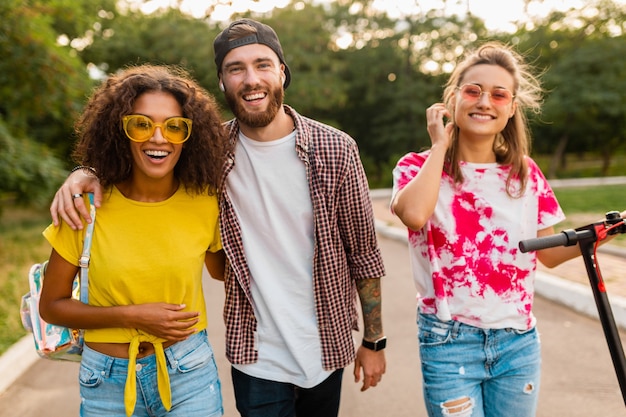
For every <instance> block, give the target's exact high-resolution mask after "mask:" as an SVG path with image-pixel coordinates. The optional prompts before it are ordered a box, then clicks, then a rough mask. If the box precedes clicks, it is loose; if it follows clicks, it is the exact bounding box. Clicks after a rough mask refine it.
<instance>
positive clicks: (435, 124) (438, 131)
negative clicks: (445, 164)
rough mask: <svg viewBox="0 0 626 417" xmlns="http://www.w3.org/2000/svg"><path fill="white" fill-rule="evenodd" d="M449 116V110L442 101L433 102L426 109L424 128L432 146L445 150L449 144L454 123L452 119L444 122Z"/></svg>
mask: <svg viewBox="0 0 626 417" xmlns="http://www.w3.org/2000/svg"><path fill="white" fill-rule="evenodd" d="M450 117H451V115H450V112H449V111H448V109H446V106H445V105H444V104H443V103H435V104H433V105H432V106H430V107H429V108H428V109H426V130H427V131H428V135H429V136H430V141H431V143H432V145H433V147H435V146H437V147H439V146H441V147H442V148H443V149H446V150H447V149H448V147H449V146H450V137H451V135H452V129H453V127H454V124H453V123H452V121H448V122H447V123H446V122H445V119H450Z"/></svg>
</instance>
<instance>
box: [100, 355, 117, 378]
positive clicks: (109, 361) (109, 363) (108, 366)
mask: <svg viewBox="0 0 626 417" xmlns="http://www.w3.org/2000/svg"><path fill="white" fill-rule="evenodd" d="M104 357H105V358H106V359H105V360H104V367H103V369H102V376H104V377H105V378H108V377H109V376H110V375H111V370H112V369H113V366H115V358H114V357H113V356H109V355H104Z"/></svg>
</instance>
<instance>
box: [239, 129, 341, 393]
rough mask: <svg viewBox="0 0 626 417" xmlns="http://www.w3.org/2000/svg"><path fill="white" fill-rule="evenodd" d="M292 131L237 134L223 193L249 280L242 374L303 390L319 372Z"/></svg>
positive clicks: (306, 203) (307, 219) (306, 226)
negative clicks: (252, 326)
mask: <svg viewBox="0 0 626 417" xmlns="http://www.w3.org/2000/svg"><path fill="white" fill-rule="evenodd" d="M295 140H296V135H295V132H293V133H292V134H290V135H288V136H286V137H284V138H282V139H279V140H274V141H270V142H259V141H254V140H252V139H249V138H247V137H245V136H244V135H243V134H242V133H240V135H239V141H238V143H237V147H236V150H235V165H234V168H233V170H232V171H231V172H230V174H229V176H228V194H229V195H230V197H231V199H232V204H233V207H234V209H235V212H236V213H237V217H238V218H239V222H240V225H241V230H242V239H243V247H244V252H245V255H246V259H247V263H248V267H249V268H250V272H251V275H252V281H251V288H250V290H251V293H252V301H253V303H252V304H253V308H254V314H255V316H256V318H257V322H258V326H257V333H256V346H257V350H258V352H259V358H258V361H257V362H255V363H252V364H244V365H239V364H236V365H233V366H234V367H235V368H236V369H238V370H240V371H241V372H244V373H246V374H248V375H251V376H254V377H257V378H262V379H268V380H272V381H279V382H287V383H291V384H294V385H297V386H300V387H303V388H311V387H313V386H315V385H318V384H319V383H320V382H322V381H323V380H325V379H326V378H327V377H328V375H330V373H331V372H330V371H325V370H324V369H323V368H322V353H321V344H320V337H319V333H318V328H317V318H316V313H315V300H314V293H313V254H314V246H313V245H314V236H313V230H314V227H313V226H314V225H313V205H312V202H311V197H310V194H309V187H308V182H307V178H306V171H305V166H304V163H303V162H302V161H301V160H300V159H299V158H298V156H297V154H296V150H295Z"/></svg>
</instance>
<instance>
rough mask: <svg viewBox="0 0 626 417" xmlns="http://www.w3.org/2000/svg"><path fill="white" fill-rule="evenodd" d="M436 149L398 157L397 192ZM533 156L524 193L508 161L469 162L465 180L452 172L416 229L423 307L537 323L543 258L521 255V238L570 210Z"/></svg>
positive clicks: (448, 315)
mask: <svg viewBox="0 0 626 417" xmlns="http://www.w3.org/2000/svg"><path fill="white" fill-rule="evenodd" d="M428 155H429V152H428V151H426V152H423V153H419V154H417V153H410V154H407V155H406V156H405V157H403V158H402V159H401V160H400V161H399V162H398V164H397V166H396V168H395V169H394V192H393V194H394V196H395V193H396V192H397V191H399V190H401V189H402V188H404V187H405V186H406V184H408V182H409V181H411V179H412V178H413V177H414V176H415V175H417V173H418V172H419V169H420V168H421V167H422V165H423V163H424V162H425V160H426V158H427V157H428ZM527 161H528V165H529V181H528V185H527V188H526V192H525V193H524V194H523V195H522V196H521V197H520V198H511V197H509V196H508V195H507V193H506V190H505V187H506V179H507V176H508V167H505V166H500V165H497V164H495V163H494V164H470V163H462V165H461V167H462V170H463V176H464V182H463V184H454V183H453V181H452V179H451V178H450V177H449V176H447V175H445V174H444V176H443V178H442V181H441V186H440V191H439V201H438V203H437V207H436V208H435V212H434V213H433V215H432V217H431V219H430V220H429V222H428V223H427V224H426V225H425V226H424V228H423V229H422V230H419V231H409V250H410V252H411V257H412V265H413V275H414V281H415V284H416V287H417V289H418V300H419V307H420V311H421V312H423V313H426V314H436V315H437V316H438V317H439V319H441V320H444V321H447V320H452V319H454V320H459V321H462V322H464V323H466V324H470V325H473V326H477V327H482V328H505V327H512V328H516V329H520V330H526V329H528V328H530V327H532V326H533V325H534V324H535V318H534V316H533V315H532V302H533V291H534V287H533V282H534V273H535V269H536V256H535V254H534V253H527V254H524V253H521V252H520V251H519V249H518V243H519V241H520V240H522V239H527V238H529V237H535V236H536V234H537V230H540V229H543V228H546V227H549V226H553V225H555V224H556V223H558V222H559V221H561V220H562V219H563V218H564V217H565V216H564V215H563V212H562V210H561V208H560V206H559V204H558V201H557V200H556V198H555V196H554V193H553V192H552V189H551V188H550V186H549V184H548V182H547V181H546V179H545V177H544V176H543V174H542V173H541V171H540V170H539V168H538V167H537V165H536V164H535V162H534V161H533V160H532V159H530V158H527ZM513 185H514V186H517V187H518V186H519V183H514V184H513Z"/></svg>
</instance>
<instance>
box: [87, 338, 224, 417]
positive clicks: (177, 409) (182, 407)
mask: <svg viewBox="0 0 626 417" xmlns="http://www.w3.org/2000/svg"><path fill="white" fill-rule="evenodd" d="M164 351H165V359H166V362H167V370H168V374H169V378H170V388H171V393H172V408H171V410H170V411H169V412H167V410H165V408H164V407H163V404H162V403H161V397H160V396H159V391H158V388H157V367H156V357H155V355H154V354H152V355H149V356H146V357H143V358H140V359H137V367H136V369H137V403H136V405H135V410H134V412H133V416H165V415H167V416H168V417H174V416H176V417H219V416H222V415H223V414H224V411H223V406H222V392H221V384H220V380H219V377H218V374H217V366H216V364H215V358H214V356H213V349H212V348H211V345H210V343H209V340H208V338H207V334H206V331H201V332H199V333H196V334H194V335H192V336H190V337H189V338H188V339H187V340H185V341H182V342H178V343H175V344H173V345H172V346H170V347H168V348H167V349H164ZM127 369H128V359H122V358H115V357H112V356H108V355H104V354H102V353H99V352H96V351H95V350H93V349H90V348H89V347H88V346H85V347H84V350H83V358H82V361H81V364H80V371H79V375H78V381H79V385H80V397H81V405H80V415H81V416H83V417H92V416H94V417H95V416H101V417H118V416H119V417H125V416H126V412H125V410H124V386H125V384H126V375H127Z"/></svg>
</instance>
